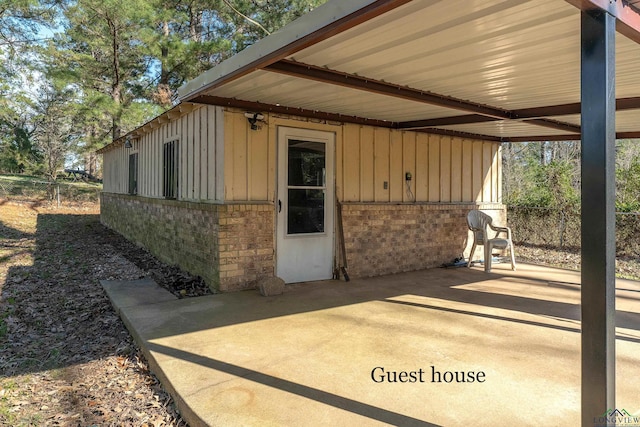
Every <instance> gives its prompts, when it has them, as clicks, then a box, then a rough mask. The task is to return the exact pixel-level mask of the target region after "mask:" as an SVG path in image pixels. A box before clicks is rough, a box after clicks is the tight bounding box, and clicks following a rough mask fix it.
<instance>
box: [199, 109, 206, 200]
mask: <svg viewBox="0 0 640 427" xmlns="http://www.w3.org/2000/svg"><path fill="white" fill-rule="evenodd" d="M207 108H208V107H207V106H205V107H202V108H200V109H198V113H197V114H198V117H199V120H200V126H198V144H199V145H200V152H199V153H198V159H197V160H198V167H199V169H200V172H199V176H200V183H199V184H198V187H199V189H200V191H198V195H197V196H198V200H206V199H207V162H208V161H209V156H208V155H207Z"/></svg>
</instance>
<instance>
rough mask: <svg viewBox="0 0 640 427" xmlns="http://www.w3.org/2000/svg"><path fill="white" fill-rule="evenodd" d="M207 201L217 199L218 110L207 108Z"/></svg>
mask: <svg viewBox="0 0 640 427" xmlns="http://www.w3.org/2000/svg"><path fill="white" fill-rule="evenodd" d="M206 111H207V122H206V123H207V140H206V144H207V200H215V199H216V116H215V114H216V109H215V107H211V106H207V107H206Z"/></svg>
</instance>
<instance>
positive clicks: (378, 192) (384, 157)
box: [373, 128, 390, 202]
mask: <svg viewBox="0 0 640 427" xmlns="http://www.w3.org/2000/svg"><path fill="white" fill-rule="evenodd" d="M389 138H390V133H389V129H385V128H374V131H373V144H374V150H373V151H374V158H373V165H374V166H373V186H374V187H373V190H374V200H375V201H376V202H388V201H389ZM384 182H387V188H386V189H385V188H384Z"/></svg>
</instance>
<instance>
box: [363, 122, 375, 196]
mask: <svg viewBox="0 0 640 427" xmlns="http://www.w3.org/2000/svg"><path fill="white" fill-rule="evenodd" d="M373 138H374V136H373V128H371V127H369V126H363V127H361V128H360V201H362V202H372V201H373V200H374V191H373V184H374V179H373V173H374V162H373V156H374V153H373V151H374V142H373Z"/></svg>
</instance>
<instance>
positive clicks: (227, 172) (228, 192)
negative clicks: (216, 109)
mask: <svg viewBox="0 0 640 427" xmlns="http://www.w3.org/2000/svg"><path fill="white" fill-rule="evenodd" d="M235 131H236V129H235V121H234V116H233V114H232V113H229V112H227V111H225V113H224V171H223V173H224V199H225V200H234V194H233V170H234V168H235V162H234V155H233V153H234V151H235V149H234V146H233V140H234V139H235V137H236V135H235Z"/></svg>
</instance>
